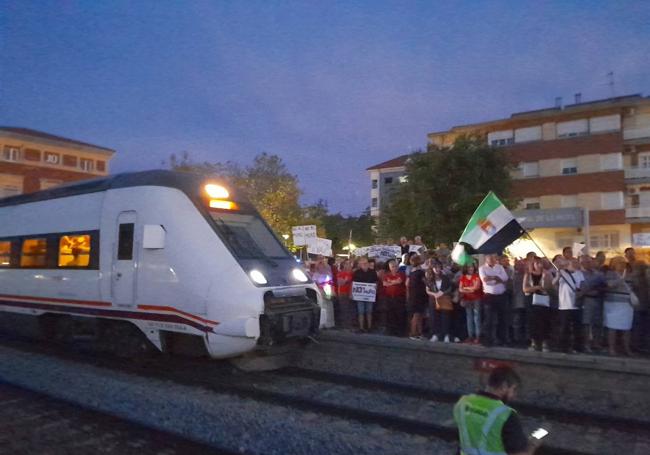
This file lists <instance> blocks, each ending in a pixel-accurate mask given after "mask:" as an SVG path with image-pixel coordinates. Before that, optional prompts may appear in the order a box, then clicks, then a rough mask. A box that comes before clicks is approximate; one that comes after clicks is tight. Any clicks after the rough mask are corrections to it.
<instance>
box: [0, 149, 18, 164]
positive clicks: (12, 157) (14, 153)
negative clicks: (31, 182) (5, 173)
mask: <svg viewBox="0 0 650 455" xmlns="http://www.w3.org/2000/svg"><path fill="white" fill-rule="evenodd" d="M2 159H3V160H5V161H20V149H19V148H18V147H11V146H9V145H5V147H4V149H2Z"/></svg>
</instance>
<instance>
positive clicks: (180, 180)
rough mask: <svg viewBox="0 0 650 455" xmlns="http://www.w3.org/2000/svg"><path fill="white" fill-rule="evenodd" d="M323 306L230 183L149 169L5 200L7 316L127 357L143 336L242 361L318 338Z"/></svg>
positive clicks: (0, 222)
mask: <svg viewBox="0 0 650 455" xmlns="http://www.w3.org/2000/svg"><path fill="white" fill-rule="evenodd" d="M319 299H320V297H319V293H318V288H317V287H316V286H315V285H314V284H313V283H312V282H311V280H309V278H308V277H307V276H306V275H305V273H304V272H303V271H302V269H301V268H300V267H299V266H298V264H297V263H296V262H295V260H294V258H293V256H291V254H290V253H289V252H288V251H287V250H286V248H285V247H284V246H283V244H282V242H280V241H279V240H278V238H277V237H276V236H275V235H274V234H273V232H272V231H271V229H270V228H269V226H268V225H267V224H266V223H265V222H264V220H263V219H262V218H261V217H260V215H259V214H258V212H257V211H256V210H255V209H254V208H253V206H252V205H251V204H250V202H249V201H247V200H246V199H245V198H244V197H243V196H242V195H241V194H240V193H238V192H237V190H236V188H230V187H228V186H227V185H224V184H223V182H219V181H214V180H212V179H209V178H206V177H203V176H198V175H194V174H187V173H178V172H172V171H147V172H139V173H130V174H121V175H116V176H113V177H109V178H104V179H97V180H90V181H86V182H82V183H78V184H72V185H67V186H62V187H59V188H53V189H49V190H45V191H40V192H36V193H31V194H25V195H20V196H14V197H10V198H5V199H0V311H3V312H14V313H23V314H28V315H33V316H37V317H38V318H39V322H40V323H41V324H40V325H41V327H42V328H43V330H44V331H45V333H46V334H47V335H48V336H52V337H59V338H66V337H69V336H71V335H73V334H74V333H75V331H80V330H81V331H84V330H86V331H87V330H89V327H90V328H91V329H92V330H93V331H94V333H95V334H98V336H100V337H103V338H104V340H105V341H107V342H108V343H113V344H114V345H115V346H123V347H124V349H125V350H127V349H133V347H134V345H133V342H134V341H133V340H134V339H135V338H138V339H140V340H145V338H144V337H141V336H140V332H141V333H142V334H144V335H145V336H146V339H148V340H149V341H150V342H151V344H153V345H154V346H156V347H157V348H158V349H160V350H166V349H168V348H170V346H171V345H172V344H173V343H174V342H175V340H178V339H181V340H184V341H187V340H188V339H191V340H193V341H198V342H199V343H198V344H199V345H201V346H203V345H204V346H205V348H206V349H207V352H208V354H209V355H210V356H211V357H213V358H226V357H234V356H237V355H240V354H243V353H246V352H250V351H254V350H256V348H258V347H261V346H269V345H276V344H281V343H282V342H284V341H286V340H290V339H297V338H306V337H309V336H311V335H313V334H314V333H315V332H316V331H317V330H318V325H319V317H320V307H319ZM0 317H2V313H0ZM135 328H137V329H139V331H140V332H138V330H135ZM134 335H136V336H135V338H134ZM140 343H142V341H140ZM144 344H146V343H144ZM140 346H142V344H141V345H140Z"/></svg>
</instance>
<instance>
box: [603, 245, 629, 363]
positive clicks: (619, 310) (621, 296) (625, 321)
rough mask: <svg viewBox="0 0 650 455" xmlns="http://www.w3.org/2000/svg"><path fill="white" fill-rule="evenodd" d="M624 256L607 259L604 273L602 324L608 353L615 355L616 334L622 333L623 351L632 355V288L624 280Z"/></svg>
mask: <svg viewBox="0 0 650 455" xmlns="http://www.w3.org/2000/svg"><path fill="white" fill-rule="evenodd" d="M626 265H627V263H626V261H625V258H623V257H621V256H617V257H615V258H612V259H611V260H610V261H609V267H610V270H609V271H608V272H607V274H606V275H605V280H606V281H607V291H606V292H605V305H604V318H603V319H604V324H605V327H607V329H608V334H607V341H608V343H607V344H608V350H609V355H612V356H615V355H617V349H616V335H617V333H620V334H622V338H623V353H624V354H625V355H632V350H631V349H630V330H631V329H632V321H633V319H634V310H633V307H632V305H633V303H632V293H633V291H632V289H631V288H630V285H629V284H628V283H627V282H626V272H627V271H626Z"/></svg>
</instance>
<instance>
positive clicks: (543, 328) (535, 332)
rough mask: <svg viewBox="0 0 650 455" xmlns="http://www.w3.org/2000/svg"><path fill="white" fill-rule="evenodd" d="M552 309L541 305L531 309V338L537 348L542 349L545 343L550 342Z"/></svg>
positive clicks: (532, 306)
mask: <svg viewBox="0 0 650 455" xmlns="http://www.w3.org/2000/svg"><path fill="white" fill-rule="evenodd" d="M550 322H551V309H550V308H549V307H546V306H541V305H531V307H530V337H531V338H532V339H533V343H534V344H535V348H537V349H542V345H543V343H544V341H548V339H549V335H550V333H549V332H550Z"/></svg>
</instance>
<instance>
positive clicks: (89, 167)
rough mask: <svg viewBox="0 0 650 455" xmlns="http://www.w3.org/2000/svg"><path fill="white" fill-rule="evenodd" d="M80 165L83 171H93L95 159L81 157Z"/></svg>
mask: <svg viewBox="0 0 650 455" xmlns="http://www.w3.org/2000/svg"><path fill="white" fill-rule="evenodd" d="M79 167H80V168H81V170H82V171H86V172H92V171H93V160H88V159H86V158H81V159H80V160H79Z"/></svg>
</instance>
